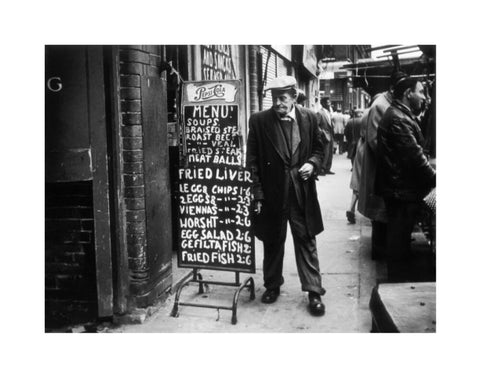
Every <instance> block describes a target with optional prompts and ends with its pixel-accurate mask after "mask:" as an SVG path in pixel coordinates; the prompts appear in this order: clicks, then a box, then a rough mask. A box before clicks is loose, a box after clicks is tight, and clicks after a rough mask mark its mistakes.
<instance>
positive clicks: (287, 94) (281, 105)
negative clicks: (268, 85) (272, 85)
mask: <svg viewBox="0 0 480 377" xmlns="http://www.w3.org/2000/svg"><path fill="white" fill-rule="evenodd" d="M296 97H297V96H296V95H293V93H292V92H291V91H278V90H272V103H273V110H274V111H275V112H276V113H277V114H278V115H280V116H285V115H287V114H288V113H289V112H290V111H292V108H293V105H294V104H295V98H296Z"/></svg>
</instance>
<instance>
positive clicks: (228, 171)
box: [178, 80, 255, 272]
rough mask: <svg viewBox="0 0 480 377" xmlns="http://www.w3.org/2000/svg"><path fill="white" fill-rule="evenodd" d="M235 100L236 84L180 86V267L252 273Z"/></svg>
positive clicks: (247, 180) (247, 204) (246, 189)
mask: <svg viewBox="0 0 480 377" xmlns="http://www.w3.org/2000/svg"><path fill="white" fill-rule="evenodd" d="M239 97H240V82H239V81H235V80H228V81H199V82H186V83H185V84H184V86H183V96H182V98H183V101H182V124H183V142H184V153H185V161H186V166H185V167H184V168H182V169H180V172H179V185H180V186H179V192H180V208H179V210H180V216H179V218H180V226H179V229H180V247H179V251H178V266H179V267H192V268H206V269H218V270H230V271H239V272H254V271H255V255H254V247H253V245H254V237H253V234H252V232H251V222H250V183H251V179H250V173H249V172H248V171H246V170H245V168H244V167H243V165H242V161H243V154H242V150H243V149H244V148H243V145H242V144H243V143H242V138H241V137H240V134H241V133H240V129H239V108H240V106H239V105H240V98H239Z"/></svg>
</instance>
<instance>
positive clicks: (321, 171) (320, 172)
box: [318, 169, 326, 175]
mask: <svg viewBox="0 0 480 377" xmlns="http://www.w3.org/2000/svg"><path fill="white" fill-rule="evenodd" d="M325 174H326V173H325V170H324V169H321V170H320V171H319V172H318V175H325Z"/></svg>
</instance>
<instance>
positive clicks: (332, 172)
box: [327, 170, 335, 174]
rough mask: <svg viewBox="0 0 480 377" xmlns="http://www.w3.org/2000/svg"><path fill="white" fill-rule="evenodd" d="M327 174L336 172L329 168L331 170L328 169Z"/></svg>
mask: <svg viewBox="0 0 480 377" xmlns="http://www.w3.org/2000/svg"><path fill="white" fill-rule="evenodd" d="M327 174H335V172H333V171H331V170H329V171H327Z"/></svg>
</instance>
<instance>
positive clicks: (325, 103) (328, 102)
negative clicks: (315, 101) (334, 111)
mask: <svg viewBox="0 0 480 377" xmlns="http://www.w3.org/2000/svg"><path fill="white" fill-rule="evenodd" d="M331 106H332V103H331V102H330V100H329V99H327V100H325V101H324V102H322V107H323V108H324V109H327V110H330V107H331Z"/></svg>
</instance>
